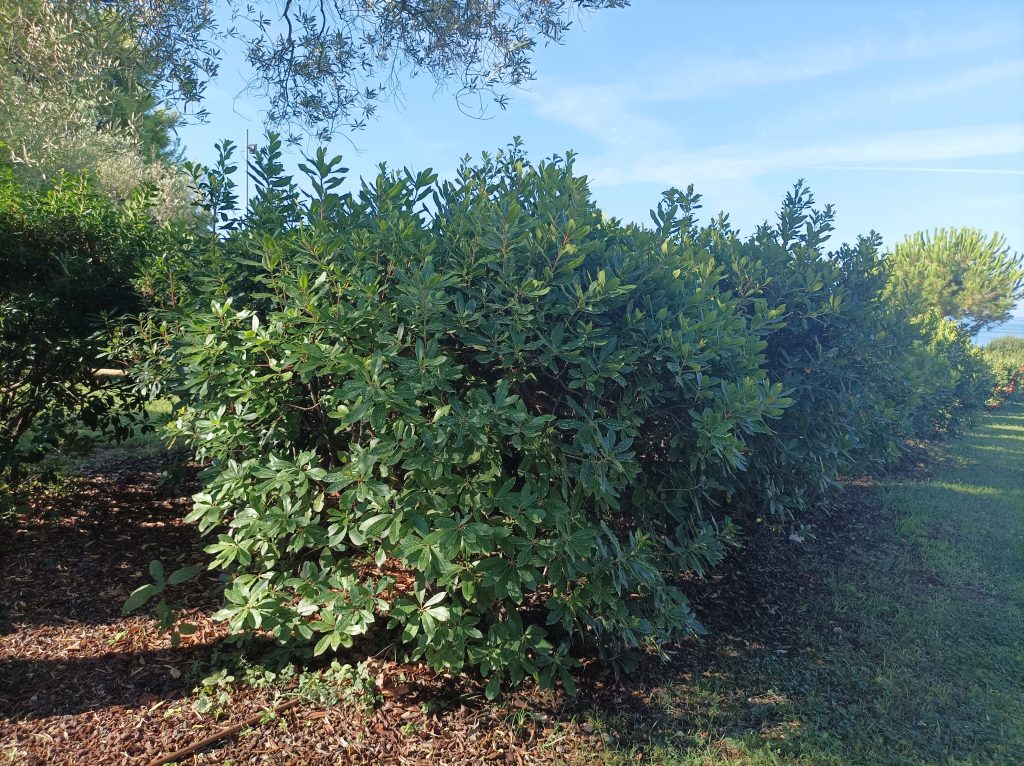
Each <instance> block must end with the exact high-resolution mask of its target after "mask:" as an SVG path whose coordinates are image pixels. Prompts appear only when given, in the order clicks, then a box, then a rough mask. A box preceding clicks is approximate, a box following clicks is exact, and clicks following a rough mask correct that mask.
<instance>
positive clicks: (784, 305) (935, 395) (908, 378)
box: [653, 182, 985, 517]
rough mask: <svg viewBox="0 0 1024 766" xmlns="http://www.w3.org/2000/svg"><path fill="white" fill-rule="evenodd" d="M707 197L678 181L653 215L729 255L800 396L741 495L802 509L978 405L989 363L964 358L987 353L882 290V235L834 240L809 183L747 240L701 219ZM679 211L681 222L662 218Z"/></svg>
mask: <svg viewBox="0 0 1024 766" xmlns="http://www.w3.org/2000/svg"><path fill="white" fill-rule="evenodd" d="M699 202H700V195H697V194H694V193H693V189H692V188H691V189H689V190H687V192H685V193H684V192H681V191H679V190H670V191H669V192H667V193H666V194H665V196H664V199H663V200H662V203H661V205H660V206H659V209H658V211H657V212H656V213H655V214H654V215H653V218H654V222H655V224H656V225H657V226H658V228H659V229H660V230H661V231H662V233H663V234H664V235H665V236H670V237H673V238H675V239H676V240H678V241H681V242H692V243H693V244H694V246H695V247H699V248H700V249H701V250H702V251H703V252H704V253H706V254H707V257H709V258H711V259H713V262H714V263H717V264H721V265H722V267H723V268H724V272H725V280H724V281H723V283H722V285H721V286H722V287H725V288H728V289H730V290H731V291H732V293H733V294H734V295H735V296H737V297H738V298H739V299H740V301H741V304H742V306H743V308H744V311H745V312H746V314H747V316H748V318H749V322H748V331H749V332H751V333H753V334H754V335H755V336H756V337H758V338H761V339H763V341H764V343H765V364H764V371H765V373H766V374H767V375H768V377H769V380H771V381H772V382H773V383H776V384H780V385H782V386H783V387H784V388H785V390H786V392H787V395H788V396H789V397H790V398H791V399H792V404H791V406H789V407H787V408H786V411H785V413H784V414H783V415H782V417H781V418H780V419H779V420H778V421H776V422H775V423H773V424H772V429H771V431H770V432H768V433H762V434H758V435H756V436H754V437H753V438H752V439H751V440H750V446H751V458H750V460H749V467H748V470H747V471H746V472H745V473H744V474H743V477H742V481H741V486H740V489H739V491H738V494H737V496H736V497H735V502H736V504H737V505H739V506H740V507H743V508H746V509H749V510H751V511H753V512H755V513H761V512H765V511H768V512H770V513H773V514H776V515H780V516H782V517H786V516H789V515H790V514H792V513H794V512H799V511H802V510H806V509H807V508H808V507H810V506H812V505H814V504H815V503H817V502H819V501H820V500H821V499H822V498H823V497H825V496H826V495H827V494H828V493H829V492H830V491H833V490H834V489H835V488H836V487H837V486H838V480H839V477H840V476H841V475H843V474H849V473H856V472H864V471H867V470H871V469H873V468H876V467H878V466H880V465H883V464H885V463H886V462H889V461H891V460H892V459H894V458H895V457H897V456H898V455H899V454H900V449H901V447H902V444H903V439H904V438H905V437H907V436H910V435H927V434H930V433H932V432H933V431H934V430H936V429H937V428H940V429H941V430H944V431H945V430H949V429H950V427H951V425H950V424H951V423H952V422H953V421H956V422H957V423H959V422H960V421H961V420H962V419H963V418H965V417H966V414H967V412H969V411H971V410H973V409H975V408H976V407H977V406H978V403H979V402H980V401H981V399H982V398H983V397H982V396H980V393H979V392H980V391H983V390H984V387H985V386H984V383H979V381H978V380H977V375H978V374H979V372H978V370H975V369H974V367H971V369H970V370H969V371H965V370H963V369H960V368H961V367H962V366H963V365H964V364H968V365H971V364H974V365H977V363H978V362H977V358H976V356H970V354H969V346H970V343H969V338H968V337H967V336H966V334H965V333H959V334H958V333H957V332H956V328H955V327H954V328H952V329H951V328H948V327H942V328H940V327H939V326H938V324H936V323H935V322H933V323H932V324H930V325H927V326H923V325H915V324H913V323H911V321H910V319H911V317H910V315H909V314H908V313H907V312H906V311H905V310H903V309H902V308H900V307H899V306H897V305H895V304H893V303H892V302H891V301H889V300H888V299H887V298H886V297H885V295H884V291H885V287H886V280H887V274H886V271H885V268H884V261H883V259H882V255H881V251H880V245H881V239H880V237H878V235H876V234H874V233H872V234H870V235H868V236H865V237H861V238H859V240H858V241H857V243H856V244H855V245H852V246H851V245H842V246H841V247H839V248H838V249H836V250H834V251H828V250H826V249H825V245H826V243H827V241H828V239H829V235H830V232H831V231H832V222H833V219H834V211H833V209H832V207H831V206H825V207H824V208H822V209H816V208H815V207H814V197H813V196H812V195H811V193H810V190H809V189H807V187H806V186H804V184H803V183H802V182H800V183H797V184H796V185H795V187H794V188H793V191H792V192H791V193H789V194H787V195H786V198H785V200H784V202H783V206H782V210H781V211H780V213H779V214H778V219H777V223H776V224H775V225H769V224H765V225H763V226H761V227H760V228H759V229H758V230H757V231H756V232H755V233H754V234H753V235H752V236H749V237H747V238H745V239H743V238H741V237H740V236H739V235H738V234H737V233H736V232H735V231H734V230H733V229H732V227H731V226H730V224H729V221H728V217H727V216H724V215H720V216H718V217H717V218H716V219H714V220H713V221H712V222H711V224H710V225H709V226H707V227H705V228H702V229H698V228H697V227H696V226H695V225H694V223H693V221H694V213H695V211H696V210H697V209H698V208H699V207H700V205H699ZM680 214H683V215H684V216H685V218H684V220H685V226H684V227H682V228H672V226H671V225H670V224H666V222H665V220H664V219H665V218H666V216H667V217H668V219H669V220H672V219H674V218H676V217H678V216H679V215H680ZM940 330H941V331H942V332H947V333H952V335H951V336H950V338H949V339H948V342H944V341H943V342H940V341H939V340H938V339H937V336H936V333H938V332H939V331H940ZM952 336H955V341H954V340H953V339H952ZM957 344H959V345H957ZM954 346H955V348H954ZM951 365H952V367H951ZM953 368H956V370H954V369H953ZM958 386H960V387H965V388H969V389H970V390H969V391H967V390H964V391H960V390H958V388H957V387H958ZM972 387H973V388H972Z"/></svg>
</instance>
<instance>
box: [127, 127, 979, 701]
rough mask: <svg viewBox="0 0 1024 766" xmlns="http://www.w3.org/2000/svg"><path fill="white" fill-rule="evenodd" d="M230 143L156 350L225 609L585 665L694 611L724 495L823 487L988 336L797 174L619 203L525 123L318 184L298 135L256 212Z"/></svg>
mask: <svg viewBox="0 0 1024 766" xmlns="http://www.w3.org/2000/svg"><path fill="white" fill-rule="evenodd" d="M230 154H231V147H230V146H228V145H225V146H223V147H222V157H221V162H220V163H219V165H218V166H216V167H214V168H212V169H209V170H204V171H201V172H197V174H196V177H197V178H198V179H200V180H201V183H200V188H201V190H202V191H203V192H204V193H205V194H206V195H207V197H208V200H207V202H208V205H207V207H208V208H209V214H210V216H209V221H210V232H209V233H208V234H207V235H205V236H199V237H197V239H196V240H195V243H194V251H193V252H190V253H188V254H187V255H186V256H184V257H183V258H179V259H165V260H161V261H158V262H154V265H153V266H152V267H151V268H150V269H149V270H148V271H147V274H146V277H145V279H144V283H145V284H146V286H147V290H148V292H149V294H150V295H152V296H153V298H154V301H155V302H156V303H157V304H158V308H157V309H155V310H154V311H153V312H151V314H150V316H149V317H148V320H145V321H143V322H142V323H141V324H140V325H139V332H138V335H137V340H138V341H139V344H138V349H139V350H141V352H142V353H141V354H140V361H139V364H138V366H137V372H138V374H139V380H140V385H141V386H143V387H144V388H146V389H147V390H148V391H149V392H151V393H153V392H157V391H159V392H163V393H169V394H173V395H175V396H177V397H180V406H179V407H178V409H177V411H176V413H175V416H174V417H172V420H171V423H170V425H169V434H170V436H171V437H172V438H174V439H181V440H183V441H185V442H187V443H189V444H190V445H191V446H192V447H193V448H194V450H195V452H196V454H197V456H198V457H199V458H200V459H201V460H204V461H206V463H207V464H208V470H207V472H206V474H205V478H206V482H207V486H206V488H205V491H204V492H203V493H202V494H200V495H197V496H196V498H195V501H196V502H195V508H194V511H193V512H192V514H191V515H190V516H189V518H190V520H191V521H193V522H195V523H197V524H198V525H199V527H200V529H201V530H202V531H203V532H205V533H206V534H208V535H210V536H211V537H212V538H213V542H212V544H211V545H210V546H209V547H208V549H207V550H208V552H209V553H210V554H212V556H213V557H214V560H213V564H212V566H213V567H215V568H219V569H221V570H223V571H224V572H226V573H227V575H228V585H227V588H226V591H225V600H226V605H225V607H224V608H223V609H222V610H221V611H220V612H219V613H218V617H219V618H221V619H223V620H226V621H227V622H228V623H229V626H230V627H231V629H232V631H235V632H243V633H244V632H252V631H268V632H270V633H271V634H273V635H274V636H275V637H276V638H277V639H278V640H279V641H281V642H282V643H284V644H286V645H290V646H302V645H306V646H310V647H312V650H313V652H314V653H317V654H318V653H321V652H325V651H330V650H335V649H338V648H339V647H343V646H344V647H347V646H350V645H351V644H352V643H353V642H354V641H355V640H356V637H358V636H360V635H362V634H366V633H368V632H370V631H371V629H372V630H374V632H376V633H378V634H379V635H381V636H383V637H384V639H385V640H386V641H388V642H390V643H392V644H393V645H397V646H401V647H402V649H401V651H402V652H403V653H405V654H406V655H407V656H409V657H411V658H414V659H423V660H425V661H426V662H428V663H429V664H430V665H431V666H433V667H435V668H438V669H446V670H450V671H457V670H459V669H461V668H463V667H465V666H467V665H469V666H476V667H478V668H479V669H480V670H481V671H482V672H483V674H484V675H486V676H489V677H490V679H491V681H490V683H489V685H488V693H489V694H493V693H496V692H497V690H498V688H499V685H500V683H501V680H502V679H503V678H504V679H509V680H511V681H514V682H518V681H520V680H522V679H523V678H527V677H532V678H534V679H536V680H537V681H539V682H540V683H541V684H543V685H550V684H552V683H554V682H555V681H556V680H557V679H561V680H562V681H563V682H564V683H566V684H567V685H570V686H571V678H570V676H569V675H568V672H567V671H568V669H569V668H571V667H572V666H573V664H574V662H575V661H574V660H573V659H572V653H573V652H574V651H579V650H581V649H583V648H586V651H597V652H599V653H600V654H601V655H602V656H604V657H607V658H612V659H615V660H618V661H620V662H623V663H625V662H627V661H629V659H630V654H629V652H630V651H631V650H633V649H636V648H641V647H658V646H660V645H661V644H663V643H664V642H667V641H672V640H675V639H677V638H679V637H680V636H681V635H684V634H685V633H686V632H688V631H693V630H699V629H700V626H699V624H698V623H697V621H696V620H695V619H694V617H693V615H692V613H691V611H690V609H689V606H688V604H687V601H686V598H685V597H684V595H683V592H682V591H681V590H680V588H679V585H680V582H681V581H682V580H683V579H684V578H685V577H687V576H693V575H697V576H703V575H704V574H705V573H706V572H707V571H708V570H709V569H710V568H711V567H713V566H714V565H715V564H716V563H717V562H718V561H719V560H720V559H721V558H722V556H723V555H724V553H725V551H726V548H727V546H728V545H729V544H730V543H731V542H732V540H733V537H734V533H735V527H734V526H733V524H732V522H731V520H730V516H729V514H735V513H737V512H747V511H751V510H756V511H757V512H761V511H762V509H768V510H770V511H772V512H774V513H776V514H779V515H781V516H786V515H788V514H791V513H793V512H795V511H799V510H801V509H804V508H807V507H808V506H810V505H811V504H812V503H814V502H816V501H817V500H819V499H820V498H821V497H822V496H823V495H824V494H825V493H826V492H827V491H828V490H829V489H831V488H832V487H834V486H836V482H837V479H838V477H839V475H840V474H841V473H843V472H846V471H852V470H860V469H863V468H867V467H873V466H877V465H880V464H882V463H884V462H886V461H887V460H890V459H892V458H893V457H895V456H896V455H897V454H899V449H900V445H901V444H902V442H903V439H904V437H905V436H907V435H910V434H911V433H913V432H914V429H915V428H916V427H918V426H921V427H922V428H924V427H926V428H927V429H933V428H935V427H936V426H942V425H943V424H945V426H946V427H948V426H949V423H951V422H952V420H951V419H950V418H951V417H954V416H955V417H960V416H961V415H962V411H965V410H966V409H967V408H968V405H970V404H973V402H970V403H968V402H965V401H962V399H963V397H966V396H968V394H967V393H965V392H967V391H968V387H967V385H966V383H965V384H964V387H963V392H961V393H957V391H956V390H955V389H956V387H957V386H958V385H960V379H958V378H956V377H955V376H954V375H953V374H952V372H951V371H952V370H953V369H954V367H957V365H959V367H957V369H962V370H965V371H966V372H964V373H963V374H964V375H966V376H968V377H970V376H972V375H974V372H973V371H971V370H969V369H968V367H969V365H967V364H966V363H964V361H963V360H962V359H958V358H957V354H961V355H962V353H963V352H964V351H965V349H968V347H967V346H965V345H964V343H965V342H966V341H964V338H962V337H960V336H956V337H950V338H948V339H947V340H944V341H942V342H941V343H940V342H939V340H937V339H938V338H939V337H940V335H941V333H940V332H939V329H941V328H938V327H936V328H933V327H931V326H929V327H924V326H923V325H921V324H917V325H915V324H913V323H912V322H910V321H909V318H908V316H907V314H906V313H905V312H904V311H903V310H902V309H900V308H898V307H896V306H894V305H892V304H890V303H889V302H887V300H886V299H885V298H884V297H883V289H884V286H885V280H886V273H885V270H884V269H883V268H882V261H881V259H880V256H879V252H878V251H879V242H878V238H877V237H876V236H874V235H872V236H869V237H864V238H861V239H860V240H859V241H858V243H857V244H856V245H855V246H843V247H841V248H839V249H838V250H836V251H833V252H825V251H824V250H823V244H824V242H825V240H826V238H827V234H828V231H829V230H830V228H831V220H832V211H831V209H830V208H826V209H825V210H823V211H816V210H815V209H814V208H813V198H812V197H811V195H810V194H809V192H808V191H807V190H806V189H805V188H804V187H803V186H802V185H797V187H796V188H795V190H794V192H793V193H792V194H791V195H789V196H788V197H787V199H786V202H785V205H784V207H783V211H782V213H781V214H780V217H779V223H778V225H777V226H775V227H769V226H765V227H762V228H761V229H759V230H758V231H757V232H756V233H755V234H754V235H753V236H752V237H750V238H748V239H746V240H742V239H740V238H739V237H738V236H737V235H736V234H735V233H734V232H733V231H732V230H731V229H730V228H729V226H728V224H727V221H726V219H725V218H724V217H722V218H719V219H718V220H717V221H716V222H715V223H714V224H712V225H711V226H710V227H707V228H705V229H698V228H697V227H696V226H695V223H694V211H695V209H696V207H697V204H698V199H699V198H698V197H697V196H696V195H694V194H693V193H692V191H690V192H688V193H686V194H683V193H680V192H676V191H673V192H669V193H667V194H666V197H665V199H664V201H663V203H662V204H661V205H660V206H659V208H658V210H656V211H655V212H654V214H653V217H654V223H655V226H654V227H653V228H651V229H647V228H642V227H637V226H633V225H628V226H626V225H623V224H621V223H620V222H618V221H616V220H614V219H608V218H606V217H605V216H604V215H603V214H602V213H601V212H600V211H599V210H598V209H597V208H596V206H595V205H594V203H593V201H592V200H591V198H590V194H589V190H588V188H587V184H586V179H585V178H582V177H578V176H576V175H575V174H574V172H573V161H572V156H571V155H570V156H568V157H566V158H558V157H555V158H553V159H552V160H550V161H547V162H542V163H540V164H538V165H533V164H530V163H529V162H527V161H526V158H525V156H524V155H523V152H522V151H521V149H520V147H519V146H518V144H514V145H513V146H512V147H510V148H509V149H508V150H507V151H504V152H499V153H498V154H497V155H495V156H488V155H485V156H484V158H483V160H482V162H480V163H479V164H477V165H471V164H469V163H468V161H467V162H466V164H464V165H463V167H462V168H461V169H460V171H459V173H458V175H457V177H456V179H455V180H453V181H450V182H443V183H439V182H438V181H437V179H436V178H435V176H433V175H432V174H431V173H430V172H426V173H419V174H414V173H410V172H408V171H403V172H401V173H393V172H387V171H386V170H385V169H383V168H382V169H381V172H380V174H379V175H378V176H377V177H376V178H375V179H372V180H371V181H369V182H364V183H363V184H362V186H361V187H360V189H359V191H358V192H357V193H354V194H350V193H342V191H341V189H342V181H343V179H342V174H343V173H344V172H345V171H344V169H343V168H340V158H334V159H328V158H327V157H326V155H325V154H324V153H323V152H322V151H321V152H320V153H318V154H317V156H316V157H315V158H312V159H310V160H308V161H307V164H306V165H304V166H302V169H303V171H304V172H305V173H306V175H307V176H308V187H309V188H310V189H311V190H312V193H311V194H310V195H309V196H308V197H306V196H305V195H303V194H302V193H301V192H300V191H299V189H298V187H297V186H296V185H295V183H294V182H293V181H292V179H290V178H288V177H287V176H285V175H284V173H283V170H282V168H281V161H280V141H279V140H278V139H277V138H276V137H272V138H271V142H270V145H269V146H268V147H267V148H266V149H263V150H261V151H260V152H259V153H258V154H257V155H256V158H255V160H254V162H253V163H252V166H251V168H250V170H251V173H252V177H253V179H254V181H255V182H256V187H257V188H256V194H255V196H254V198H253V201H252V203H251V204H250V207H249V209H248V210H247V211H246V212H245V214H244V216H240V217H236V215H235V214H234V213H233V212H232V199H233V197H234V191H233V186H232V183H231V181H230V170H231V167H232V166H231V160H230ZM175 274H176V275H177V277H174V275H175ZM172 284H173V286H174V287H173V289H172ZM947 329H948V328H947ZM943 337H944V336H943ZM943 343H944V344H945V345H943ZM968 350H969V349H968ZM925 361H928V362H929V363H931V364H932V366H931V367H927V366H926V365H924V364H923V362H925ZM971 369H973V368H971ZM940 373H941V374H940ZM971 381H974V378H971ZM972 385H973V382H972ZM921 424H925V425H924V426H922V425H921Z"/></svg>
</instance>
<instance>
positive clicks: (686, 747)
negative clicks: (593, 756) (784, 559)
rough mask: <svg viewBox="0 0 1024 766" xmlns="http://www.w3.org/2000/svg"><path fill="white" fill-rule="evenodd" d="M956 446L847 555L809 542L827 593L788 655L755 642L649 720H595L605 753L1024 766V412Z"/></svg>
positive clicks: (905, 484) (704, 759)
mask: <svg viewBox="0 0 1024 766" xmlns="http://www.w3.org/2000/svg"><path fill="white" fill-rule="evenodd" d="M947 449H948V454H947V455H946V456H945V457H944V458H943V459H941V460H940V462H939V463H938V464H937V465H935V466H933V469H932V472H931V473H932V478H931V479H930V480H927V479H926V480H913V481H912V480H907V479H902V480H901V479H891V480H888V481H883V482H882V483H881V486H880V487H879V488H878V489H877V490H874V491H872V492H870V493H869V495H868V498H869V501H870V502H869V507H868V508H867V509H866V511H865V513H864V514H862V515H863V516H864V517H866V518H865V520H864V521H862V522H860V523H858V522H854V523H852V524H851V525H850V526H849V528H848V529H847V530H846V531H845V532H843V533H842V534H841V535H840V538H843V537H845V538H847V539H845V540H844V539H839V540H838V545H832V546H829V545H824V544H821V545H819V544H816V543H814V542H811V543H809V544H808V543H805V544H804V545H805V546H806V551H805V554H806V555H804V556H801V557H799V561H800V563H799V567H800V574H801V576H802V577H805V578H806V580H807V581H808V582H815V581H816V582H819V583H821V587H818V588H809V589H808V595H810V596H811V597H812V598H811V600H810V601H807V600H805V601H800V600H797V601H796V602H794V604H795V607H794V604H790V606H789V608H790V609H793V608H796V609H798V610H799V615H798V620H797V622H798V624H799V625H800V627H799V628H798V637H797V640H795V641H792V642H790V643H791V645H790V646H789V648H788V649H787V648H779V644H778V643H775V644H772V642H771V641H768V642H766V643H765V644H764V645H758V644H756V643H754V644H753V645H751V643H750V642H749V641H747V643H746V647H745V648H742V647H741V648H740V649H738V650H736V651H731V652H730V651H724V652H719V653H718V654H717V655H716V656H715V658H714V659H713V660H712V661H711V664H710V666H706V667H705V669H704V671H703V672H701V673H695V674H693V676H694V677H691V678H688V679H680V680H677V681H673V682H670V683H666V684H663V685H661V686H660V688H658V689H656V690H655V691H654V692H652V693H651V699H649V700H648V701H647V705H648V706H649V707H648V711H647V712H646V714H637V713H636V712H632V713H628V714H621V715H618V716H616V715H608V714H604V715H595V716H594V717H593V719H592V722H593V723H592V725H594V726H595V727H598V728H599V729H600V730H602V731H605V732H608V733H609V734H610V736H611V737H614V739H611V742H612V744H610V745H609V746H607V747H606V749H605V750H604V752H602V753H601V754H600V755H601V757H602V760H603V761H604V762H605V763H608V764H626V763H650V764H665V765H666V766H667V765H668V764H674V765H675V764H678V765H679V766H696V765H697V764H708V765H709V766H710V764H731V765H743V766H747V765H749V766H778V765H781V764H787V765H788V764H800V765H807V766H811V765H814V766H817V765H819V764H820V765H822V766H825V765H828V766H840V765H842V766H855V765H858V764H864V765H865V766H887V765H891V766H896V765H897V764H899V765H900V766H911V765H913V766H925V764H927V765H928V766H934V765H937V764H944V765H949V766H952V765H954V764H955V765H956V766H968V764H970V765H972V766H973V765H975V764H977V765H979V766H980V765H981V764H991V765H992V766H996V765H997V764H998V766H1009V765H1010V764H1024V406H1021V405H1020V404H1017V405H1011V406H1008V407H1007V408H1006V409H1004V410H1002V411H1000V412H997V413H995V414H989V415H986V416H985V417H983V418H982V419H981V422H980V423H979V425H978V427H977V428H976V429H975V430H974V431H973V432H972V433H971V434H968V435H967V436H966V437H964V438H963V439H962V440H960V441H958V442H954V443H952V444H951V445H949V447H948V448H947ZM837 550H838V551H840V552H841V553H840V554H838V555H837ZM800 579H801V578H797V580H796V581H797V582H799V581H800ZM644 726H647V727H648V728H649V729H650V732H649V734H647V735H645V736H641V737H638V736H637V730H638V728H642V727H644ZM638 742H639V743H638ZM616 743H618V744H616ZM591 762H592V761H591Z"/></svg>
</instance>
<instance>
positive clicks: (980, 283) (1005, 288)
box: [886, 228, 1024, 335]
mask: <svg viewBox="0 0 1024 766" xmlns="http://www.w3.org/2000/svg"><path fill="white" fill-rule="evenodd" d="M886 260H887V262H888V266H889V270H890V283H889V284H890V287H889V291H890V294H891V295H892V296H893V297H894V298H896V299H897V300H898V301H900V302H901V303H903V304H904V305H906V306H908V307H909V308H911V309H912V310H913V311H915V312H916V313H925V312H927V311H930V310H934V311H937V312H938V313H939V314H940V315H941V316H944V317H948V318H949V319H952V320H954V321H957V322H961V323H963V324H964V326H965V327H966V328H967V330H968V332H970V333H971V334H972V335H973V334H975V333H977V332H978V331H979V330H981V329H984V328H985V327H990V326H992V325H995V324H999V323H1000V322H1005V321H1006V320H1007V319H1009V318H1010V315H1011V312H1012V311H1013V307H1014V306H1015V305H1016V303H1017V301H1019V300H1021V299H1022V298H1024V254H1021V253H1016V252H1012V251H1011V250H1010V247H1009V246H1008V245H1007V243H1006V237H1005V236H1004V235H1002V234H999V233H993V234H992V235H990V236H987V235H985V234H984V233H982V232H981V231H979V230H978V229H968V228H961V229H936V230H935V231H934V232H933V233H928V232H918V233H916V234H913V235H910V236H908V237H907V238H906V239H904V241H903V242H900V243H899V244H897V245H896V247H895V248H894V249H893V251H892V252H891V253H890V254H889V256H888V258H887V259H886Z"/></svg>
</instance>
